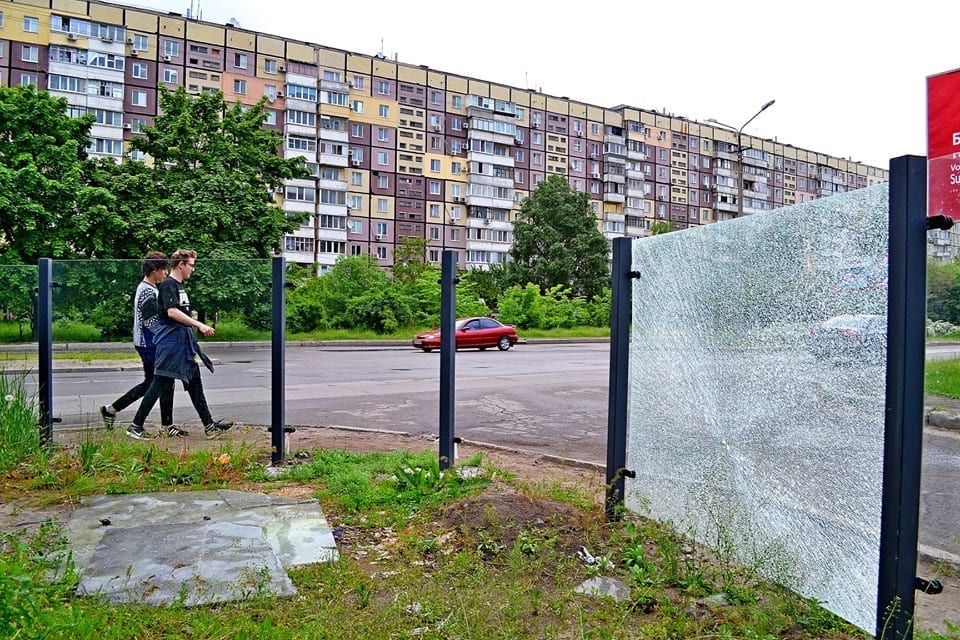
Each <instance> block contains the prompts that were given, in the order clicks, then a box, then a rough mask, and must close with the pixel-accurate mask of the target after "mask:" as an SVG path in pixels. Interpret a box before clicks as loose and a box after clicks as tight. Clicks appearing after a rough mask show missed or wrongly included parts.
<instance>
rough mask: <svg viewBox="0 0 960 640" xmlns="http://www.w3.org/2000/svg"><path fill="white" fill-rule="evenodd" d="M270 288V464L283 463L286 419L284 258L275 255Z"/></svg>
mask: <svg viewBox="0 0 960 640" xmlns="http://www.w3.org/2000/svg"><path fill="white" fill-rule="evenodd" d="M271 266H272V269H273V271H272V279H271V290H272V293H273V296H272V297H273V300H272V308H271V311H272V314H271V317H272V319H271V329H272V330H271V343H270V348H271V352H270V356H271V358H270V361H271V366H270V384H271V387H270V391H271V393H270V402H271V408H270V432H271V437H270V442H271V445H272V448H273V453H272V455H271V456H270V462H271V464H273V465H278V464H283V458H284V450H283V444H284V443H283V440H284V435H285V433H284V429H285V428H286V418H285V414H284V408H285V407H284V402H285V400H286V395H285V393H284V392H285V388H284V386H285V376H284V370H283V365H284V348H285V347H286V333H285V332H286V296H285V291H284V283H285V279H286V266H287V265H286V260H285V259H284V258H283V257H281V256H277V257H274V258H273V264H272V265H271Z"/></svg>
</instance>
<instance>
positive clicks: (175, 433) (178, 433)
mask: <svg viewBox="0 0 960 640" xmlns="http://www.w3.org/2000/svg"><path fill="white" fill-rule="evenodd" d="M167 435H168V436H170V437H171V438H186V437H187V436H188V435H190V434H189V433H188V432H186V431H184V430H183V429H181V428H180V427H178V426H177V425H175V424H172V425H170V426H169V427H167Z"/></svg>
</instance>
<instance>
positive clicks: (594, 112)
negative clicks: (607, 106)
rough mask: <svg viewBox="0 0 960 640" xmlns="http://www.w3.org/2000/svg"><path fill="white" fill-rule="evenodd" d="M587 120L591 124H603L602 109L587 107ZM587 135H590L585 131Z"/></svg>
mask: <svg viewBox="0 0 960 640" xmlns="http://www.w3.org/2000/svg"><path fill="white" fill-rule="evenodd" d="M587 120H590V121H591V122H603V109H601V108H600V107H595V106H593V105H589V106H587ZM587 133H590V132H589V131H587Z"/></svg>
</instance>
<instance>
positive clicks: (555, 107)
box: [547, 97, 570, 116]
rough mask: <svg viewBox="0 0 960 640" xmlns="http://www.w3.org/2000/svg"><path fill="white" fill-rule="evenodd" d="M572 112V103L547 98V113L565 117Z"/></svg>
mask: <svg viewBox="0 0 960 640" xmlns="http://www.w3.org/2000/svg"><path fill="white" fill-rule="evenodd" d="M569 110H570V102H568V101H567V100H563V99H561V98H551V97H548V98H547V111H550V112H553V113H556V114H558V115H562V116H565V115H567V113H568V112H569Z"/></svg>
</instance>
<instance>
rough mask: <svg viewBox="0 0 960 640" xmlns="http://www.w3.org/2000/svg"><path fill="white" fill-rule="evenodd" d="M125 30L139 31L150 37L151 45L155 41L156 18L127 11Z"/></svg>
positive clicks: (147, 14)
mask: <svg viewBox="0 0 960 640" xmlns="http://www.w3.org/2000/svg"><path fill="white" fill-rule="evenodd" d="M127 30H134V31H141V32H143V33H145V34H146V35H148V36H150V41H151V44H153V43H155V42H156V40H157V16H155V15H151V14H149V13H140V12H139V11H132V10H127Z"/></svg>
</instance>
